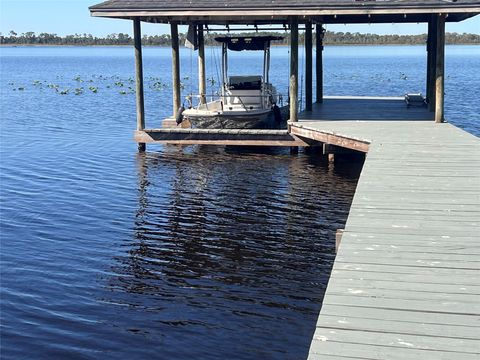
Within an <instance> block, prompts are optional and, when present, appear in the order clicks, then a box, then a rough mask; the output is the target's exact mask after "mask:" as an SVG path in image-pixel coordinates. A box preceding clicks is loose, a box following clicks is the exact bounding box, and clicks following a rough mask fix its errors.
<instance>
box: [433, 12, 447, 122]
mask: <svg viewBox="0 0 480 360" xmlns="http://www.w3.org/2000/svg"><path fill="white" fill-rule="evenodd" d="M436 30H437V31H436V35H437V44H436V45H437V46H436V66H435V122H436V123H442V122H444V120H445V118H444V94H445V15H443V14H440V15H437V16H436Z"/></svg>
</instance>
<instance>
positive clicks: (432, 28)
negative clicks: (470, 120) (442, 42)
mask: <svg viewBox="0 0 480 360" xmlns="http://www.w3.org/2000/svg"><path fill="white" fill-rule="evenodd" d="M437 32H438V28H437V21H436V18H435V16H434V15H432V16H430V21H429V22H428V40H429V44H428V45H427V46H428V49H429V51H428V55H429V56H428V59H427V61H428V65H427V71H428V75H427V82H428V84H427V99H428V109H429V110H430V111H432V112H433V111H435V74H436V73H435V67H436V62H437Z"/></svg>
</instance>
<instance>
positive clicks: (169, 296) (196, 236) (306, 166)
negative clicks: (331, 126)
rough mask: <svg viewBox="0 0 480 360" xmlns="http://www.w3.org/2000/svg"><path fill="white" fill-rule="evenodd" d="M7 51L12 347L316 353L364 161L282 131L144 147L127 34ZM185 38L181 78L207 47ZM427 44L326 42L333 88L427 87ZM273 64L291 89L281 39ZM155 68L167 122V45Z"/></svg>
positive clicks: (149, 76) (72, 355) (452, 102)
mask: <svg viewBox="0 0 480 360" xmlns="http://www.w3.org/2000/svg"><path fill="white" fill-rule="evenodd" d="M479 50H480V47H474V46H470V47H460V46H455V47H448V48H447V75H448V77H447V82H446V86H447V95H446V100H447V104H446V107H447V110H446V111H447V117H448V118H449V120H450V121H451V122H453V123H455V124H456V125H458V126H460V127H462V128H464V129H466V130H468V131H470V132H472V133H474V134H477V135H478V134H480V125H479V106H478V104H479V103H480V94H479V92H478V91H476V92H475V91H473V88H474V87H476V88H477V89H478V84H480V81H479V77H480V51H479ZM211 51H212V50H210V49H208V50H207V53H209V55H210V57H209V59H208V63H207V65H208V66H209V69H210V70H209V71H210V73H209V77H211V78H213V79H214V80H215V78H216V71H215V56H213V55H212V53H210V52H211ZM0 53H1V57H0V60H1V79H0V91H1V100H0V101H1V102H0V105H1V132H0V141H1V144H0V173H1V174H0V175H1V183H0V186H1V192H0V196H1V198H0V201H1V357H2V359H67V358H68V359H229V358H232V359H233V358H234V359H302V358H305V356H306V354H307V352H308V346H309V342H310V337H311V335H312V333H313V329H314V327H315V321H316V316H317V314H318V311H319V309H320V302H321V299H322V296H323V292H324V289H325V286H326V283H327V280H328V276H329V272H330V269H331V266H332V263H333V258H334V254H333V250H334V241H333V239H334V233H335V230H336V229H338V228H342V227H343V225H344V222H345V220H346V217H347V214H348V209H349V205H350V203H351V199H352V196H353V193H354V190H355V186H356V181H357V179H358V176H359V172H360V169H359V168H358V167H357V168H352V167H350V166H344V167H342V166H335V167H333V166H331V165H330V166H329V165H328V164H325V163H322V162H321V161H320V160H319V158H318V156H316V155H315V154H306V153H303V152H301V153H300V154H299V155H298V156H291V155H290V154H289V152H288V151H287V150H282V149H270V150H263V151H253V150H244V149H232V148H222V147H195V146H192V147H185V148H181V147H176V146H167V147H162V146H156V147H155V146H152V147H149V152H147V153H146V154H143V155H139V154H137V153H136V149H135V144H134V143H133V142H132V140H131V137H132V130H133V129H134V127H135V107H134V105H135V104H134V100H135V97H134V94H133V92H132V90H131V88H133V87H134V83H133V54H132V49H130V48H74V47H73V48H69V47H62V48H0ZM182 54H183V63H182V69H183V70H184V71H183V73H182V76H183V77H188V79H187V78H184V79H183V83H184V85H185V89H184V92H185V93H187V92H188V91H190V90H194V84H195V83H196V79H195V76H196V63H195V57H194V56H192V55H191V54H190V52H189V51H188V50H182ZM353 55H354V57H353ZM424 57H425V51H424V49H423V48H422V47H365V48H364V47H339V48H326V51H325V89H326V93H327V94H332V95H386V96H390V95H402V94H404V93H405V92H419V91H422V92H424V90H423V87H424V80H423V79H424V76H425V75H424V72H425V69H424V61H425V59H424ZM217 60H218V58H217ZM232 60H233V62H232V66H231V68H232V71H235V72H237V73H256V72H258V70H257V65H258V64H260V63H261V61H258V60H259V58H258V57H257V56H252V55H248V56H246V57H245V58H239V57H233V59H232ZM246 65H248V66H246ZM272 65H273V66H272V80H273V82H274V83H276V84H277V85H278V87H279V89H280V90H281V91H282V92H283V93H286V88H287V85H288V76H287V75H288V74H287V73H286V71H287V69H288V52H287V51H286V49H285V48H275V49H274V51H273V54H272ZM191 67H192V68H193V70H190V68H191ZM145 78H146V86H147V90H146V111H147V125H148V126H149V127H156V126H159V121H160V120H161V119H163V118H164V117H166V116H168V115H169V114H170V113H171V105H170V103H171V87H170V52H169V50H168V49H158V48H147V49H145ZM214 87H215V86H214ZM214 87H212V88H214ZM465 93H468V96H465ZM62 94H63V95H62Z"/></svg>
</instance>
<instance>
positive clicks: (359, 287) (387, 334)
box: [291, 99, 480, 360]
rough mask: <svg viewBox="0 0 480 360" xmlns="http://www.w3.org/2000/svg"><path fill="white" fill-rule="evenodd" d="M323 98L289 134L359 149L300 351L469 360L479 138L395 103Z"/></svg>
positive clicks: (475, 289) (476, 319) (316, 355)
mask: <svg viewBox="0 0 480 360" xmlns="http://www.w3.org/2000/svg"><path fill="white" fill-rule="evenodd" d="M330 100H331V101H329V99H326V101H325V104H324V105H321V104H320V105H315V107H314V109H313V111H312V112H309V113H300V114H299V122H297V123H294V124H291V132H292V134H296V135H297V136H306V135H309V136H311V137H314V136H316V137H317V139H322V138H323V139H324V140H326V139H328V137H335V138H342V139H344V142H348V141H351V143H352V144H357V143H361V144H365V146H368V148H367V149H366V150H367V151H368V154H367V156H366V161H365V164H364V167H363V170H362V173H361V176H360V179H359V182H358V185H357V190H356V193H355V196H354V199H353V203H352V206H351V209H350V213H349V217H348V220H347V223H346V227H345V230H344V232H343V235H342V239H341V244H340V246H339V249H338V253H337V257H336V260H335V263H334V266H333V270H332V274H331V277H330V280H329V284H328V288H327V291H326V294H325V297H324V300H323V305H322V309H321V312H320V314H319V317H318V321H317V325H316V330H315V334H314V336H313V339H312V343H311V347H310V353H309V357H308V358H309V359H310V360H316V359H322V360H325V359H339V360H340V359H342V360H345V359H389V360H390V359H402V360H403V359H478V358H479V356H480V276H479V270H480V141H479V139H478V138H476V137H475V136H473V135H471V134H469V133H467V132H465V131H462V130H460V129H458V128H456V127H454V126H453V125H450V124H447V123H442V124H438V123H434V122H433V121H419V120H429V119H431V117H430V116H431V113H430V112H428V111H427V110H426V109H423V108H408V109H406V108H405V104H403V106H402V107H401V108H396V105H400V103H398V102H396V100H395V99H391V100H390V101H382V100H380V99H370V100H368V99H365V101H363V104H364V106H355V107H352V106H348V103H349V102H351V101H353V100H354V99H350V100H349V99H330ZM350 105H352V104H350ZM355 105H358V99H357V104H355ZM375 107H376V110H375V111H373V113H374V114H372V109H373V108H375ZM379 108H383V109H385V110H387V109H388V110H389V111H382V112H379V111H377V110H378V109H379ZM352 109H355V110H354V111H352ZM401 109H403V110H401ZM397 110H398V111H397ZM362 114H364V115H362ZM382 114H383V115H382ZM422 114H423V115H422ZM353 115H355V116H353ZM382 116H383V119H382ZM353 117H356V118H357V119H356V120H355V119H353ZM398 117H400V118H403V120H400V119H399V118H398ZM423 117H425V118H424V119H423ZM325 119H329V120H325Z"/></svg>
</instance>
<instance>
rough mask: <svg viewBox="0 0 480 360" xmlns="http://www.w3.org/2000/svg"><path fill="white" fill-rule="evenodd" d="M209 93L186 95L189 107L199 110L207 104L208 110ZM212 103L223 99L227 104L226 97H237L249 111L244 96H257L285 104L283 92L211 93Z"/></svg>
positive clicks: (281, 104) (274, 102)
mask: <svg viewBox="0 0 480 360" xmlns="http://www.w3.org/2000/svg"><path fill="white" fill-rule="evenodd" d="M207 96H208V95H207V94H189V95H188V96H186V98H185V99H186V101H187V102H188V107H189V108H190V109H191V108H196V109H197V110H198V109H200V107H201V106H205V108H206V110H208V103H209V102H208V101H207ZM209 97H210V103H212V102H214V101H215V100H222V101H223V104H225V99H229V98H236V99H238V100H239V101H240V104H241V105H242V106H243V108H244V109H245V110H246V111H249V110H251V109H249V108H248V107H247V106H246V105H245V102H244V98H257V99H262V100H265V99H270V103H271V104H275V105H277V104H278V105H280V106H283V96H282V94H276V95H273V94H267V95H248V94H245V95H220V94H210V95H209ZM193 99H197V104H196V105H194V101H193ZM264 103H265V101H262V104H264Z"/></svg>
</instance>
